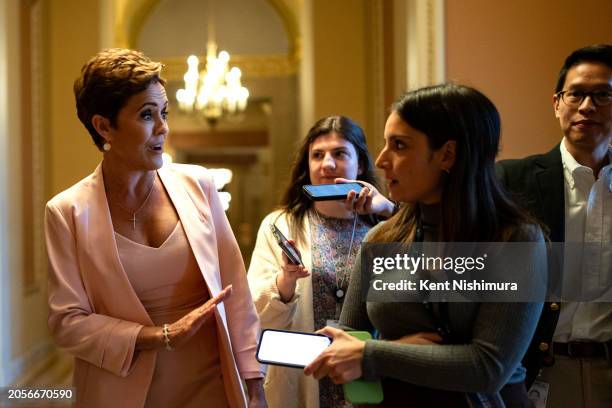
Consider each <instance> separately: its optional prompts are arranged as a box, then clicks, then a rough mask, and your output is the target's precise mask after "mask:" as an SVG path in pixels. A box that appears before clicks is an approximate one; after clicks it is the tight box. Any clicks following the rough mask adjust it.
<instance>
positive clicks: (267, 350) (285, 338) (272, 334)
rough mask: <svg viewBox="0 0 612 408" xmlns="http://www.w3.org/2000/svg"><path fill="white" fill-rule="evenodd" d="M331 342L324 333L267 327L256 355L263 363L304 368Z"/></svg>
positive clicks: (262, 333) (260, 339)
mask: <svg viewBox="0 0 612 408" xmlns="http://www.w3.org/2000/svg"><path fill="white" fill-rule="evenodd" d="M331 342H332V339H330V338H329V337H327V336H324V335H322V334H314V333H301V332H292V331H286V330H276V329H265V330H264V331H263V332H261V336H260V337H259V345H258V346H257V356H256V357H257V361H259V362H260V363H262V364H273V365H280V366H285V367H295V368H304V367H306V366H307V365H308V364H310V363H311V362H312V361H313V360H314V359H315V358H317V356H318V355H319V354H321V353H322V352H323V350H325V349H326V348H327V347H329V345H330V344H331Z"/></svg>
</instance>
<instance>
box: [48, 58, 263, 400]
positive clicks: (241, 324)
mask: <svg viewBox="0 0 612 408" xmlns="http://www.w3.org/2000/svg"><path fill="white" fill-rule="evenodd" d="M109 64H110V65H109ZM112 64H114V65H112ZM104 66H112V69H111V70H106V71H105V68H104ZM143 67H144V68H143ZM94 68H95V69H98V70H102V71H104V72H106V74H105V75H107V76H111V77H112V76H115V77H116V76H121V75H123V76H126V75H128V76H129V75H140V76H142V75H143V74H142V73H143V72H144V71H147V70H148V71H150V72H152V74H150V78H148V79H146V78H145V79H146V80H147V81H148V82H146V83H145V84H144V90H143V91H140V92H137V93H135V94H133V95H131V96H128V97H127V98H125V99H124V100H123V102H122V104H121V105H120V106H119V109H117V110H116V112H115V118H114V124H113V119H111V120H109V121H107V122H104V121H103V120H102V119H104V115H103V113H104V112H102V113H100V114H90V116H89V119H88V120H84V123H85V124H86V127H87V128H88V130H90V133H92V132H91V129H90V128H92V129H94V132H95V133H92V136H93V137H94V142H95V143H96V145H98V147H99V148H100V150H101V151H103V152H104V159H103V161H102V163H101V164H100V165H99V166H98V167H97V168H96V170H95V171H94V173H93V174H91V175H90V176H88V177H87V178H85V179H83V180H81V181H80V182H78V183H77V184H75V185H74V186H72V187H70V188H69V189H67V190H66V191H64V192H62V193H60V194H58V195H57V196H56V197H54V198H53V199H52V200H50V201H49V202H48V203H47V207H46V220H45V227H46V242H47V251H48V257H49V263H50V271H49V274H50V275H49V306H50V316H49V327H50V329H51V332H52V334H53V336H54V338H55V340H56V342H57V344H58V345H59V346H60V347H62V348H64V349H66V350H67V351H68V352H69V353H71V354H72V355H73V356H74V357H75V373H74V386H75V387H76V400H77V406H83V407H110V406H112V407H129V408H133V407H144V406H145V405H147V406H155V401H149V400H147V396H148V393H149V392H150V387H151V384H152V381H153V378H154V374H155V370H156V360H158V361H159V358H160V356H159V355H158V353H159V352H160V351H161V352H164V353H168V354H166V356H171V357H172V354H169V353H173V352H179V351H180V350H181V347H183V346H184V345H185V344H187V343H188V342H189V341H190V340H194V338H195V335H196V334H197V332H198V330H200V329H201V328H203V327H204V326H203V324H204V322H206V320H209V322H210V328H212V330H213V331H214V330H215V329H216V336H217V337H216V338H217V342H216V343H217V344H218V354H219V356H218V359H217V360H216V361H217V362H218V363H217V365H216V369H218V370H220V373H219V374H217V378H218V377H219V376H221V378H222V380H221V381H222V384H223V386H222V388H223V390H221V391H219V390H218V389H217V390H216V391H217V392H221V393H223V394H224V395H225V397H223V398H224V399H225V400H226V402H227V404H226V405H229V406H231V407H245V406H247V405H248V406H249V407H265V400H264V399H263V388H262V379H261V378H262V373H261V368H260V365H259V363H258V362H257V361H256V359H255V351H256V346H257V344H256V338H257V334H258V331H259V321H258V318H257V314H256V312H255V308H254V306H253V302H252V299H251V295H250V292H249V288H248V284H247V280H246V272H245V268H244V264H243V262H242V257H241V255H240V251H239V249H238V245H237V243H236V240H235V238H234V235H233V233H232V230H231V228H230V225H229V223H228V221H227V218H226V216H225V213H224V210H223V208H222V205H221V203H220V200H219V197H218V194H217V192H216V189H215V186H214V183H213V182H212V179H211V177H210V176H209V175H208V173H207V171H206V170H205V169H204V168H202V167H199V166H194V165H179V164H166V165H163V167H162V161H161V153H160V152H159V150H161V149H158V147H159V146H160V145H161V146H162V147H163V140H164V139H165V137H166V136H167V131H168V129H167V124H166V123H165V109H166V105H167V99H165V92H163V79H161V78H160V77H159V75H158V74H159V70H160V69H161V64H158V63H153V62H152V61H150V60H149V59H148V58H146V57H145V56H144V55H142V54H140V53H138V52H135V51H130V50H120V49H113V50H105V51H103V52H101V53H100V54H98V55H97V56H96V57H94V58H93V59H92V60H91V61H90V62H89V63H88V64H86V66H85V67H84V68H83V71H82V76H81V78H80V81H82V82H81V83H79V80H77V83H75V93H76V94H77V107H78V108H79V117H80V118H81V120H83V117H86V116H87V115H85V114H83V112H82V111H81V108H83V107H82V105H83V102H82V101H80V100H79V98H80V97H81V96H82V95H81V94H82V93H83V92H84V91H83V88H86V86H87V84H86V83H85V84H83V82H87V81H91V78H89V76H91V75H98V76H100V75H102V74H100V72H97V73H96V72H94V73H92V71H94V70H95V69H94ZM126 72H127V74H126ZM130 72H131V73H130ZM139 78H140V77H139ZM139 78H136V79H137V80H140V81H142V78H140V79H139ZM107 79H108V78H107ZM130 80H131V81H132V83H133V82H134V81H135V80H134V79H133V78H131V79H130ZM107 83H108V81H107ZM118 85H119V86H121V87H125V85H124V84H122V83H121V81H118ZM141 88H143V87H142V86H141ZM122 89H123V88H122ZM142 101H144V103H142ZM141 105H142V106H141ZM157 105H159V106H157ZM132 106H135V107H136V109H135V110H134V111H133V112H132V111H131V110H130V109H132V108H131V107H132ZM86 108H89V107H88V106H86V107H85V108H83V109H86ZM142 109H144V111H142ZM142 112H144V113H142ZM132 114H133V117H134V118H136V119H130V118H131V117H132V116H130V115H132ZM109 116H112V114H110V115H109ZM88 124H90V125H92V126H88ZM139 126H141V127H140V128H139ZM145 128H146V129H153V130H151V132H150V134H146V135H145V136H146V137H145V140H147V141H146V142H143V143H140V142H139V143H134V138H137V137H138V136H137V135H138V134H139V133H138V132H139V130H138V129H145ZM121 132H122V133H121ZM141 133H142V132H141ZM96 136H97V137H96ZM151 140H152V141H153V142H154V143H153V142H151ZM137 142H138V140H137ZM130 146H131V147H130ZM134 146H136V147H134ZM132 151H135V152H137V153H135V154H133V155H132V156H130V154H132V153H130V152H132ZM143 152H144V153H143ZM126 158H128V159H126ZM130 166H131V167H130ZM126 168H129V169H131V170H133V169H134V168H136V169H141V168H144V171H142V172H137V171H135V170H134V171H130V172H128V171H126V170H125V169H126ZM141 173H142V174H143V175H144V176H142V180H143V181H148V180H151V179H152V180H153V181H152V182H150V183H149V184H148V185H147V184H146V183H144V184H142V185H143V186H144V187H145V188H144V189H143V188H140V189H138V185H139V184H138V183H133V184H132V185H133V186H136V187H135V188H134V189H133V191H131V193H133V194H131V193H130V191H129V189H125V191H123V194H116V193H117V192H118V191H119V187H118V186H119V185H122V183H125V182H128V181H129V180H128V177H127V175H129V176H134V175H135V174H141ZM121 176H124V177H123V178H122V177H121ZM111 177H114V178H113V179H111ZM145 177H148V178H145ZM115 189H117V190H115ZM147 190H148V191H147ZM139 192H140V195H139V194H138V193H139ZM113 193H115V194H113ZM132 195H133V196H134V198H135V200H134V201H133V203H136V205H134V204H133V203H132V204H130V200H129V199H130V198H131V197H132ZM145 197H146V198H145ZM118 200H124V201H123V203H122V204H119V205H117V201H118ZM143 200H144V202H143ZM140 202H143V204H142V205H141V204H140ZM138 205H140V208H138V207H137V206H138ZM122 209H123V210H125V211H124V213H126V214H123V213H121V210H122ZM167 209H169V211H166V210H167ZM128 210H129V211H128ZM128 214H131V215H132V218H128V216H127V215H128ZM173 216H174V217H175V218H173ZM166 219H169V220H170V222H169V225H175V227H174V231H176V230H180V227H181V226H182V229H183V230H184V234H181V236H182V237H183V238H184V237H186V243H187V244H186V245H184V246H185V247H188V250H187V249H186V250H185V251H190V252H189V254H190V256H191V259H193V258H195V261H194V262H193V264H194V265H196V266H197V267H195V268H193V269H194V270H198V273H201V276H202V278H203V282H202V288H207V292H208V293H209V295H210V296H209V298H210V300H208V301H207V302H206V303H204V304H203V305H202V306H200V307H197V308H195V309H194V310H193V311H191V312H189V313H187V314H186V315H185V316H184V317H183V318H181V319H179V320H177V321H175V322H174V323H173V322H168V323H171V324H165V325H163V326H164V327H163V328H161V327H158V325H156V324H154V322H153V321H152V318H151V317H150V315H149V313H148V312H147V310H145V307H144V306H143V303H142V302H141V300H140V299H139V297H138V295H137V293H136V291H135V288H134V285H133V282H132V281H131V278H130V277H129V276H128V274H127V273H126V269H127V268H125V265H122V259H123V258H120V252H121V251H120V250H118V239H117V236H116V234H122V235H125V236H127V237H129V238H130V239H133V240H134V241H135V243H136V244H137V245H141V244H142V245H143V247H144V246H145V245H147V246H150V248H161V247H162V246H163V242H165V241H163V239H161V240H160V239H159V238H160V237H162V238H163V236H164V235H166V236H168V235H170V236H172V234H174V232H172V233H171V234H168V231H170V229H168V228H166V229H164V228H158V230H155V229H154V230H152V231H151V230H147V226H151V225H154V226H156V225H157V226H159V225H160V223H162V224H161V225H162V226H163V222H164V221H165V220H166ZM137 227H138V228H137ZM160 229H161V230H162V232H163V234H162V235H159V234H157V235H156V233H157V232H159V230H160ZM168 239H169V238H168ZM138 242H140V244H139V243H138ZM170 269H171V268H170ZM171 272H172V271H170V273H171ZM198 276H199V275H198ZM198 276H196V278H197V279H199V280H200V281H202V279H200V278H199V277H198ZM204 284H205V286H203V285H204ZM230 285H231V287H229V288H227V286H230ZM224 287H226V289H223V288H224ZM230 292H231V296H230ZM207 298H208V296H207ZM204 300H206V299H204ZM212 322H214V324H213V323H212ZM200 335H201V333H200ZM205 335H207V334H205ZM164 347H165V348H167V349H168V350H170V349H176V350H175V351H166V350H163V349H164ZM213 348H214V347H213ZM201 351H203V352H204V353H202V354H201V355H202V356H204V355H205V354H206V353H205V352H206V349H202V350H201ZM175 355H176V354H175ZM189 358H192V359H198V358H200V355H193V356H192V355H190V356H189ZM166 374H167V373H166ZM181 374H182V372H176V373H173V374H172V375H173V376H174V377H175V378H176V379H178V381H179V382H180V381H182V379H181ZM243 379H244V380H246V384H247V387H248V392H249V397H248V402H247V397H246V395H245V390H244V389H243V385H242V380H243ZM217 388H219V387H217ZM167 391H168V392H176V390H174V389H170V387H168V389H167ZM213 391H215V390H213ZM161 392H166V389H162V390H161Z"/></svg>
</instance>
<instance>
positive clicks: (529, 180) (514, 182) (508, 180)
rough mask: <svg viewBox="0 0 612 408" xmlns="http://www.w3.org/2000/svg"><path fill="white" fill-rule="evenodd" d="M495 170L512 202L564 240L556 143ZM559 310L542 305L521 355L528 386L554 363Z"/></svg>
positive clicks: (560, 165) (561, 180)
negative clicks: (550, 147) (513, 200)
mask: <svg viewBox="0 0 612 408" xmlns="http://www.w3.org/2000/svg"><path fill="white" fill-rule="evenodd" d="M497 173H498V176H499V178H500V179H501V180H502V182H503V183H504V185H505V187H506V189H507V190H508V191H510V193H512V195H513V197H514V199H515V201H516V202H517V203H518V204H519V205H520V206H521V207H523V208H524V209H526V210H527V211H528V212H529V213H530V214H531V215H532V216H534V217H535V218H537V219H538V220H539V221H540V222H542V223H543V224H544V225H545V226H546V227H547V228H548V231H547V232H548V237H549V239H550V241H552V242H563V241H565V192H564V178H563V163H562V161H561V151H560V150H559V145H557V146H555V147H554V148H553V149H552V150H551V151H550V152H548V153H546V154H539V155H535V156H529V157H526V158H524V159H519V160H502V161H500V162H498V163H497ZM557 267H562V265H557ZM557 276H560V275H557ZM554 284H558V282H556V283H554ZM559 311H560V307H559V304H558V303H546V304H545V305H544V309H543V310H542V316H541V317H540V321H539V323H538V326H537V328H536V332H535V334H534V337H533V339H532V341H531V344H530V346H529V349H528V350H527V354H526V355H525V357H524V358H523V365H525V367H526V368H527V379H526V380H525V382H526V385H527V388H529V387H530V386H531V384H532V383H533V381H534V380H535V378H536V377H537V375H538V372H539V371H540V368H541V367H542V365H543V364H544V365H551V364H552V363H553V362H554V359H553V357H552V354H551V353H552V350H551V348H552V347H551V346H552V337H553V334H554V332H555V327H556V325H557V321H558V319H559Z"/></svg>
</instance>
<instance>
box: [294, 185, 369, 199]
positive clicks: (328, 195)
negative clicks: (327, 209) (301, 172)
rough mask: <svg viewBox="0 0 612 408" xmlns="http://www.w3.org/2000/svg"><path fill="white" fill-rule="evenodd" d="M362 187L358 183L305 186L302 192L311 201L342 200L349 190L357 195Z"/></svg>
mask: <svg viewBox="0 0 612 408" xmlns="http://www.w3.org/2000/svg"><path fill="white" fill-rule="evenodd" d="M362 188H363V186H362V185H361V184H359V183H338V184H316V185H314V184H313V185H305V186H304V190H306V193H307V194H308V196H309V197H310V198H311V199H313V200H343V199H346V196H347V195H348V193H349V192H350V191H351V190H354V191H355V192H356V193H357V194H359V192H360V191H361V189H362Z"/></svg>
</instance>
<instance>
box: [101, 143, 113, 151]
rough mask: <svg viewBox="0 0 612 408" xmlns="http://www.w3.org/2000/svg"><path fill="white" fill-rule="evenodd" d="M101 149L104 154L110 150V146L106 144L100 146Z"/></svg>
mask: <svg viewBox="0 0 612 408" xmlns="http://www.w3.org/2000/svg"><path fill="white" fill-rule="evenodd" d="M102 149H104V151H105V152H108V151H109V150H110V149H111V145H110V143H108V142H106V143H104V144H103V145H102Z"/></svg>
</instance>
